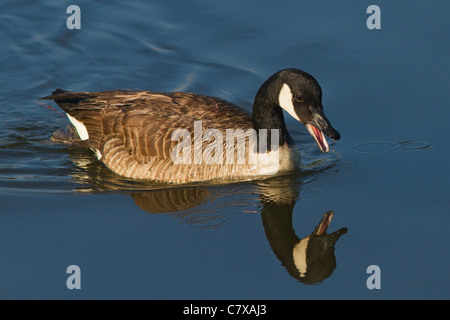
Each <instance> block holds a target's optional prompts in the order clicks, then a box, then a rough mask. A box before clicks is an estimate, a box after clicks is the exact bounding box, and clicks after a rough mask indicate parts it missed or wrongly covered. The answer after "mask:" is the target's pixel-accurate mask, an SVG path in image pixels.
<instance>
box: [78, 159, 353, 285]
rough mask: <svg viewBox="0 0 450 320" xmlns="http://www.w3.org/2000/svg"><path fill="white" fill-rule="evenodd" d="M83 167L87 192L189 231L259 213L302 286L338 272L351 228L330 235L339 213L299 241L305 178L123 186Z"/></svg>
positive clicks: (279, 254) (128, 183)
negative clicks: (123, 200)
mask: <svg viewBox="0 0 450 320" xmlns="http://www.w3.org/2000/svg"><path fill="white" fill-rule="evenodd" d="M81 158H82V159H86V158H85V157H81ZM72 160H74V159H73V158H72ZM78 165H80V166H84V169H85V170H83V171H84V174H82V172H83V171H78V173H77V174H78V176H77V177H76V178H77V180H80V179H81V182H83V187H82V188H85V189H87V190H84V191H95V190H115V191H119V192H121V193H123V192H126V193H129V194H130V195H131V197H132V198H133V200H134V202H135V204H136V205H137V206H138V207H139V208H140V209H141V210H143V211H145V212H146V213H151V214H168V215H171V216H173V217H174V218H176V219H177V220H178V221H179V222H180V223H182V224H183V225H184V226H187V227H193V228H197V229H200V230H203V231H205V230H206V231H211V230H220V228H221V226H222V225H223V224H224V223H226V222H227V221H229V219H230V217H231V216H232V215H233V214H241V213H243V212H253V213H259V214H260V215H261V219H262V224H263V227H264V231H265V235H266V237H267V239H268V241H269V244H270V247H271V249H272V251H273V252H274V254H275V256H276V257H277V258H278V259H279V260H280V261H281V264H282V265H283V266H284V267H285V268H286V270H287V272H288V273H289V274H290V275H291V276H292V277H293V278H295V279H297V280H298V281H300V282H302V283H305V284H314V283H318V282H321V281H323V280H325V279H326V278H328V277H329V276H330V275H331V274H332V273H333V271H334V270H335V268H336V258H335V254H334V252H335V245H336V243H337V241H338V240H339V238H340V237H341V236H342V235H343V234H345V233H347V228H340V229H338V230H337V231H334V232H332V233H329V234H328V233H327V230H328V227H329V225H330V223H331V220H332V218H333V215H334V213H333V211H328V212H326V213H325V214H324V215H323V217H322V219H321V220H320V222H319V223H318V224H317V226H316V227H315V229H314V230H313V231H312V232H310V231H308V232H304V231H302V232H304V233H303V234H302V236H301V237H298V236H297V234H296V232H295V231H294V228H293V225H292V220H293V219H292V215H293V210H294V206H295V205H296V202H297V200H298V199H299V197H300V188H301V185H302V183H301V181H302V179H301V178H302V177H301V175H299V174H298V175H295V174H294V175H290V176H284V177H276V178H271V179H267V180H261V181H254V182H248V183H241V184H228V185H211V186H195V185H194V186H187V187H186V186H185V187H180V186H178V187H169V186H161V185H154V186H153V185H149V184H148V183H147V184H145V183H141V182H136V181H127V180H122V178H121V177H119V176H116V175H114V174H113V173H111V172H108V171H107V170H105V169H103V166H97V165H92V163H78ZM86 173H88V174H87V175H86ZM87 185H89V186H88V187H86V186H87ZM162 187H163V188H165V189H161V188H162ZM153 189H155V190H153ZM311 229H312V228H311Z"/></svg>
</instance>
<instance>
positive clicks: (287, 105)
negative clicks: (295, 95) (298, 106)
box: [278, 83, 300, 121]
mask: <svg viewBox="0 0 450 320" xmlns="http://www.w3.org/2000/svg"><path fill="white" fill-rule="evenodd" d="M278 103H279V105H280V107H282V108H283V109H284V110H286V111H287V112H288V113H289V114H290V115H291V116H292V117H293V118H294V119H296V120H297V121H300V119H299V118H298V115H297V113H295V109H294V104H293V103H292V92H291V88H289V86H288V85H287V84H286V83H285V84H283V87H282V88H281V90H280V95H279V96H278Z"/></svg>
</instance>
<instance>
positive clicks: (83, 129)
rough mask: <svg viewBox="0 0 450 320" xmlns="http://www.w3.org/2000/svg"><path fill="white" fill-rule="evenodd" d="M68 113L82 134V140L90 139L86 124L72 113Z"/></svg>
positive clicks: (68, 116)
mask: <svg viewBox="0 0 450 320" xmlns="http://www.w3.org/2000/svg"><path fill="white" fill-rule="evenodd" d="M66 115H67V118H69V120H70V122H71V123H72V124H73V126H74V127H75V129H76V130H77V132H78V135H79V136H80V139H81V140H88V139H89V133H88V131H87V129H86V127H85V126H84V124H82V123H81V122H80V121H78V120H77V119H75V118H74V117H72V116H71V115H70V114H68V113H66Z"/></svg>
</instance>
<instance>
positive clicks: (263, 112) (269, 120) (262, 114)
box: [252, 79, 294, 150]
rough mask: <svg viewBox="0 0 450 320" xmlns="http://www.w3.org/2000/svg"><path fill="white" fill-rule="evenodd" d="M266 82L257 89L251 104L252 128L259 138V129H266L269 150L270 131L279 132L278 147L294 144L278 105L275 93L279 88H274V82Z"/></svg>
mask: <svg viewBox="0 0 450 320" xmlns="http://www.w3.org/2000/svg"><path fill="white" fill-rule="evenodd" d="M270 80H271V79H269V80H268V81H266V83H264V84H263V85H262V87H261V88H260V89H259V91H258V93H257V94H256V97H255V102H254V104H253V119H252V122H253V128H254V129H255V130H256V132H257V134H258V137H259V129H267V149H268V150H270V142H271V134H270V130H271V129H278V130H279V138H280V141H279V146H280V147H281V146H283V145H285V144H287V145H288V146H292V145H293V144H294V142H293V140H292V137H291V136H290V135H289V132H288V131H287V128H286V124H285V122H284V116H283V109H281V107H280V106H279V104H278V96H277V95H276V94H275V93H276V92H280V89H281V86H280V88H276V84H274V81H270Z"/></svg>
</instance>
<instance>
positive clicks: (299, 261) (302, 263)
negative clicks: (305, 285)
mask: <svg viewBox="0 0 450 320" xmlns="http://www.w3.org/2000/svg"><path fill="white" fill-rule="evenodd" d="M308 242H309V237H306V238H305V239H302V240H300V242H299V243H297V244H296V245H295V246H294V250H293V251H292V255H293V258H294V264H295V266H296V267H297V270H298V272H299V273H300V277H302V278H303V277H304V276H305V275H306V272H307V271H308V265H307V264H306V248H308Z"/></svg>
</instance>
